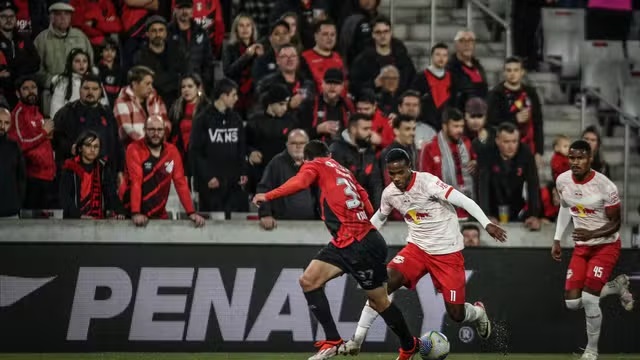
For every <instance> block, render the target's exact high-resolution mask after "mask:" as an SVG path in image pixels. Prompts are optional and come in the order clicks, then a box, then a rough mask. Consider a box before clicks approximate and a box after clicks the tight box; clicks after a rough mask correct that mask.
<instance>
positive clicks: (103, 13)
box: [71, 0, 122, 47]
mask: <svg viewBox="0 0 640 360" xmlns="http://www.w3.org/2000/svg"><path fill="white" fill-rule="evenodd" d="M71 6H73V7H74V8H75V9H76V11H75V12H74V13H73V17H72V18H71V25H73V26H75V27H77V28H78V29H80V30H81V31H82V32H83V33H85V35H87V37H89V41H91V45H93V46H94V47H98V46H100V44H102V42H103V41H104V39H105V37H109V36H111V35H112V34H119V33H120V32H121V31H122V21H120V17H119V16H118V14H117V13H116V8H115V6H113V2H112V1H111V0H71Z"/></svg>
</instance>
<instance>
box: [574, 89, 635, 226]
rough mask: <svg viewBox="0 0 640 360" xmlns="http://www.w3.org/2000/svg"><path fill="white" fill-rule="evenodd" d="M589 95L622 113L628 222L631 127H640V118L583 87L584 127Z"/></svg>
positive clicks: (624, 204)
mask: <svg viewBox="0 0 640 360" xmlns="http://www.w3.org/2000/svg"><path fill="white" fill-rule="evenodd" d="M587 95H590V96H593V97H595V98H597V99H598V100H599V101H601V102H602V103H604V104H606V105H607V106H609V107H610V108H611V109H612V110H613V111H615V112H616V113H618V115H620V121H621V122H622V124H624V160H623V161H624V175H623V183H622V187H623V195H622V196H623V199H624V201H623V204H622V205H623V210H624V211H623V213H622V222H623V223H624V224H627V220H628V212H629V211H628V210H629V202H628V196H629V156H630V151H631V144H630V143H631V127H634V128H640V118H638V117H637V116H634V115H631V114H629V113H626V112H625V111H624V110H622V109H621V108H620V107H619V106H617V105H614V104H612V103H611V102H609V101H607V100H606V99H605V98H604V97H603V96H602V94H600V93H599V92H598V91H597V90H594V89H591V88H583V89H582V95H581V99H580V101H581V107H580V124H581V125H582V129H583V130H584V128H585V122H586V113H587Z"/></svg>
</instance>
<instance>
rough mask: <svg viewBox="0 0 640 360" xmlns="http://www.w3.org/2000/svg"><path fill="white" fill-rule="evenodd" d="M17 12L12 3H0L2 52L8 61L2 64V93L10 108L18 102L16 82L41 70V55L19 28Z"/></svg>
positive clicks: (0, 72)
mask: <svg viewBox="0 0 640 360" xmlns="http://www.w3.org/2000/svg"><path fill="white" fill-rule="evenodd" d="M17 10H18V9H17V7H16V6H15V5H14V3H13V2H11V1H8V0H7V1H2V2H0V52H2V54H3V55H4V58H5V60H6V64H0V91H2V95H4V96H5V98H6V99H7V101H8V102H9V106H10V108H13V107H14V106H16V103H17V102H18V98H17V96H16V89H15V86H14V85H15V81H16V80H17V79H18V78H20V77H22V76H25V75H31V74H35V73H36V72H37V71H38V69H40V55H38V51H37V50H36V48H35V46H34V45H33V40H32V39H31V37H29V36H27V35H24V34H23V33H21V32H20V29H19V28H18V26H17V22H16V11H17Z"/></svg>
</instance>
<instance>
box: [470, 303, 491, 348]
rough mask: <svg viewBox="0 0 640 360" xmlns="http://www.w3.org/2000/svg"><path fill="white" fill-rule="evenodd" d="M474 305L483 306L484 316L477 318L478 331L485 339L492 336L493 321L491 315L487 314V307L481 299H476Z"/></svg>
mask: <svg viewBox="0 0 640 360" xmlns="http://www.w3.org/2000/svg"><path fill="white" fill-rule="evenodd" d="M473 305H474V306H477V307H479V308H482V316H480V319H478V320H476V332H477V333H478V336H480V337H481V338H482V339H483V340H487V339H488V338H489V336H491V321H490V320H489V315H487V309H485V307H484V304H483V303H482V302H480V301H476V302H475V303H473Z"/></svg>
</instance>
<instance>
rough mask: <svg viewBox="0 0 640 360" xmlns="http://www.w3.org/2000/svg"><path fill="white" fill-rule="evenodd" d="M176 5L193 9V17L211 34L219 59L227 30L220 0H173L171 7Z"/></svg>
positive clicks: (213, 48)
mask: <svg viewBox="0 0 640 360" xmlns="http://www.w3.org/2000/svg"><path fill="white" fill-rule="evenodd" d="M176 7H181V8H182V11H185V10H187V9H191V15H192V16H191V17H193V20H194V21H195V22H196V23H197V24H198V25H200V26H202V28H204V30H205V31H206V32H207V33H208V34H209V42H210V44H211V49H212V50H213V55H214V57H215V58H216V59H219V58H220V53H221V52H222V42H223V41H224V32H225V27H224V19H223V17H222V6H221V5H220V0H172V4H171V9H174V10H175V9H176ZM201 75H202V74H201Z"/></svg>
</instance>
